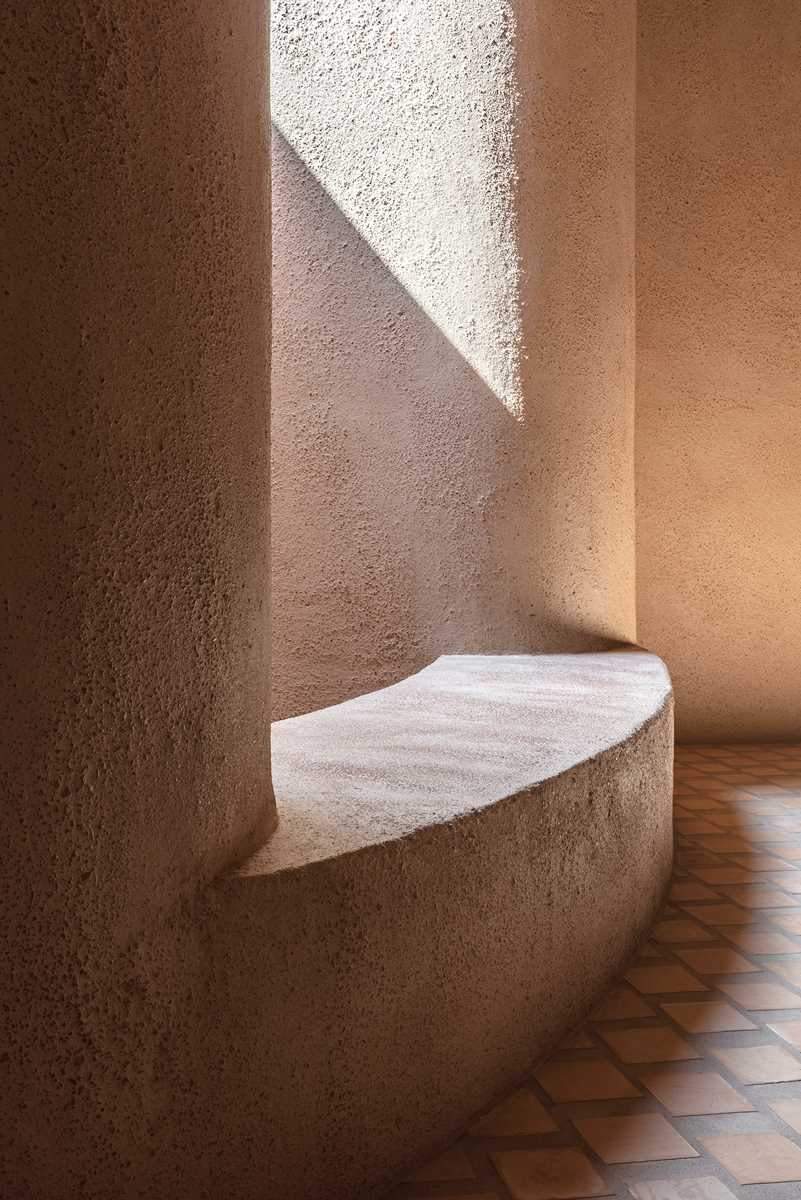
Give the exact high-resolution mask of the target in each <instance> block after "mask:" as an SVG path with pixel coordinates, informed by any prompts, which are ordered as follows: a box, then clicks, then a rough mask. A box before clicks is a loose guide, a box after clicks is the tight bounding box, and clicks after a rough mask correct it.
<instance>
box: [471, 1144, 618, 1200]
mask: <svg viewBox="0 0 801 1200" xmlns="http://www.w3.org/2000/svg"><path fill="white" fill-rule="evenodd" d="M492 1161H493V1162H494V1164H495V1167H496V1170H497V1171H498V1174H499V1175H500V1176H501V1178H502V1179H503V1181H504V1183H505V1184H506V1186H507V1187H508V1189H509V1191H510V1193H511V1195H512V1196H513V1197H514V1200H580V1198H582V1200H583V1198H584V1197H591V1196H609V1195H611V1194H613V1191H614V1189H612V1188H609V1187H608V1186H607V1185H606V1184H605V1183H604V1181H603V1179H602V1178H601V1176H600V1175H599V1174H598V1172H597V1171H596V1170H595V1168H594V1167H593V1165H592V1163H591V1162H590V1160H589V1159H588V1158H587V1156H586V1155H585V1154H582V1153H581V1151H580V1150H561V1149H560V1150H505V1151H502V1152H501V1153H500V1154H493V1155H492Z"/></svg>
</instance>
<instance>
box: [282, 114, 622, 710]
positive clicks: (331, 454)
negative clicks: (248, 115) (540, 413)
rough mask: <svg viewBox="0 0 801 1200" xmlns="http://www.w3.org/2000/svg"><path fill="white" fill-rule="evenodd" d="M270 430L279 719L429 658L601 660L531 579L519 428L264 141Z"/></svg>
mask: <svg viewBox="0 0 801 1200" xmlns="http://www.w3.org/2000/svg"><path fill="white" fill-rule="evenodd" d="M272 424H273V435H272V443H273V468H272V469H273V476H272V488H273V498H272V520H273V582H272V589H273V591H272V607H273V643H272V644H273V696H274V701H273V703H274V707H273V715H274V718H275V719H280V718H282V717H286V716H292V715H295V714H297V713H301V712H306V711H309V710H311V709H315V708H319V707H322V706H324V705H327V704H334V703H338V702H339V701H342V700H345V699H348V698H350V697H352V696H354V695H358V694H360V693H363V692H365V691H370V690H373V689H375V688H377V687H383V686H386V685H387V684H390V683H393V682H396V681H397V680H398V679H400V678H403V677H404V676H406V675H408V674H410V673H412V672H414V671H416V670H419V669H420V668H421V667H422V666H424V665H425V664H426V663H428V662H430V661H431V660H432V659H433V658H435V657H437V656H438V655H439V654H446V653H509V652H515V651H517V652H531V651H533V650H536V651H541V652H547V651H549V650H551V651H556V650H559V651H580V650H585V651H586V650H593V649H599V648H607V647H609V646H610V645H613V644H616V643H613V642H610V640H609V639H608V638H607V637H594V636H593V635H592V631H589V636H588V630H587V628H586V627H580V626H579V625H578V623H577V622H575V621H574V620H573V618H572V615H571V612H570V608H569V599H570V598H569V596H559V595H557V594H555V589H554V587H553V582H552V580H551V579H550V578H549V577H548V576H547V570H546V567H547V559H546V556H545V555H543V554H542V545H543V544H544V541H546V540H547V538H548V536H549V529H550V528H551V526H552V524H553V522H554V520H555V518H556V514H555V513H554V512H553V511H552V506H550V507H549V505H548V504H547V503H545V501H544V500H543V497H541V496H540V495H539V494H538V491H537V485H536V484H537V461H536V454H534V453H533V452H532V447H531V445H530V438H529V437H528V436H527V431H526V430H525V428H524V426H523V425H522V424H521V422H520V421H519V420H516V419H515V418H514V416H512V414H510V413H509V411H508V410H507V409H506V408H505V407H504V405H503V404H502V402H501V401H500V400H499V399H498V397H497V396H496V395H495V393H494V392H493V391H492V390H491V388H490V387H489V386H488V385H487V383H486V381H485V380H484V379H483V378H482V377H481V375H480V374H479V373H478V372H477V371H476V370H475V368H474V367H473V366H472V365H471V364H470V363H468V362H467V361H466V360H465V358H464V356H463V355H462V354H461V353H460V352H459V351H458V349H457V348H456V347H455V346H454V345H453V343H452V341H451V340H450V339H449V338H448V337H447V335H446V334H445V333H444V332H443V331H442V330H441V329H440V328H439V327H438V326H437V325H436V324H435V323H434V322H433V321H432V319H431V317H430V316H429V315H428V314H427V313H426V312H425V311H424V309H423V308H422V307H421V305H420V304H419V303H418V301H417V300H416V299H415V298H414V297H413V296H411V295H410V294H409V291H408V290H407V289H406V288H405V287H404V286H403V285H402V284H401V283H400V282H399V281H398V279H397V278H396V277H395V276H394V275H393V274H392V272H391V271H390V270H389V269H388V267H387V265H386V264H385V263H384V262H383V261H382V259H381V258H380V257H379V255H378V254H377V253H376V251H375V249H374V248H373V247H371V246H370V245H368V243H367V242H366V241H365V239H364V238H363V237H362V236H361V234H360V233H359V232H358V230H357V229H355V227H354V226H353V224H352V223H351V222H350V221H349V220H348V219H347V217H346V216H345V215H344V214H343V213H342V212H341V210H340V209H339V207H338V206H337V205H336V203H335V202H334V200H333V199H332V198H331V196H330V195H329V194H328V192H327V191H326V190H325V188H324V187H323V186H322V184H321V183H320V181H319V180H318V179H317V178H316V177H315V176H314V175H313V174H312V172H311V171H310V170H309V169H308V167H307V166H306V164H305V163H304V162H303V161H302V160H301V158H300V157H299V155H298V154H297V153H296V151H295V150H294V148H293V147H292V146H291V145H290V143H289V142H288V141H287V139H286V138H285V137H284V135H283V134H282V133H281V131H280V130H279V129H277V128H274V132H273V387H272ZM538 547H539V548H540V552H539V553H538V550H537V548H538Z"/></svg>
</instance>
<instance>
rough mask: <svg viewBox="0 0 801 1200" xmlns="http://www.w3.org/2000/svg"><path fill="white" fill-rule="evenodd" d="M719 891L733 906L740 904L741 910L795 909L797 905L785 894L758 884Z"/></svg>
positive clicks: (729, 887) (796, 902)
mask: <svg viewBox="0 0 801 1200" xmlns="http://www.w3.org/2000/svg"><path fill="white" fill-rule="evenodd" d="M721 891H723V892H725V893H726V895H727V896H728V897H729V898H730V899H731V900H733V901H734V902H735V904H742V906H743V908H795V907H796V905H797V904H798V901H797V900H794V899H793V897H792V896H788V895H787V893H786V892H781V891H779V889H778V888H774V887H769V886H763V885H762V884H759V883H750V884H744V885H740V886H737V885H735V886H733V887H732V886H729V885H727V886H726V887H723V888H721Z"/></svg>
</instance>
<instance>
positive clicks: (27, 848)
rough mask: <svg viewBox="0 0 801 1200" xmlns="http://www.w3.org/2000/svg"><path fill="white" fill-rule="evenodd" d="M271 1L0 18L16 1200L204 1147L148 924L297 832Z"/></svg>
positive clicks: (37, 4) (2, 1176)
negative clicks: (274, 382) (178, 1081)
mask: <svg viewBox="0 0 801 1200" xmlns="http://www.w3.org/2000/svg"><path fill="white" fill-rule="evenodd" d="M264 9H265V6H264V4H263V2H262V0H182V2H181V3H179V4H175V5H173V4H166V5H161V4H155V3H143V4H131V3H127V2H123V0H87V2H86V3H82V4H80V5H76V4H66V5H53V4H51V3H47V2H45V0H26V2H25V3H24V4H19V5H13V4H12V5H5V6H3V9H2V15H0V57H1V58H2V70H0V130H1V132H0V141H2V145H3V159H4V165H3V171H2V177H1V178H0V208H1V209H2V221H3V226H4V234H5V235H6V236H5V240H4V244H3V263H2V270H0V274H1V275H2V278H3V289H2V292H0V304H1V305H2V319H1V320H0V329H1V330H2V333H1V334H0V336H1V337H2V342H3V345H2V357H3V385H4V398H3V405H2V416H1V417H0V420H1V421H2V427H1V428H0V454H2V462H0V483H1V484H2V490H3V494H2V502H1V503H0V519H1V520H2V529H1V533H0V537H1V538H2V552H1V554H0V557H2V561H3V564H4V573H3V604H4V608H3V621H2V626H1V627H0V661H2V670H3V680H2V683H3V687H2V710H1V711H0V721H1V722H2V725H1V730H0V795H2V801H1V802H0V845H2V847H3V866H2V870H1V871H0V912H2V934H1V936H0V993H1V994H2V1000H1V1001H0V1047H2V1077H3V1083H2V1087H1V1088H0V1194H2V1195H3V1196H4V1197H12V1196H13V1197H14V1200H27V1198H28V1197H35V1200H42V1198H43V1197H55V1196H58V1197H69V1198H70V1200H78V1197H81V1198H83V1197H84V1196H88V1195H101V1194H102V1195H103V1196H105V1197H108V1196H111V1195H114V1196H118V1195H119V1196H122V1195H132V1194H133V1190H132V1187H131V1186H129V1183H130V1180H129V1183H125V1182H122V1183H121V1184H120V1188H119V1190H118V1189H117V1187H116V1186H115V1185H116V1181H117V1180H121V1181H125V1180H126V1179H129V1176H130V1170H131V1168H130V1164H131V1162H132V1161H133V1160H134V1159H137V1158H138V1159H140V1160H141V1159H142V1158H143V1156H145V1154H146V1152H145V1151H144V1146H145V1145H146V1144H147V1140H148V1137H149V1136H150V1132H149V1131H150V1127H151V1124H152V1123H154V1122H158V1121H159V1120H160V1119H162V1118H163V1119H164V1120H165V1128H167V1129H169V1130H170V1131H171V1133H172V1136H177V1134H176V1127H177V1125H178V1124H179V1123H180V1121H181V1120H182V1117H181V1116H180V1114H179V1112H178V1097H177V1093H175V1092H174V1091H172V1092H171V1090H170V1084H169V1082H168V1081H169V1078H170V1071H171V1067H170V1054H169V1050H168V1048H167V1046H168V1041H169V1028H170V1025H171V1023H172V1020H173V1016H172V1011H171V1006H172V1003H173V1000H172V999H171V998H169V988H167V989H166V995H165V996H162V997H161V1001H160V1003H161V1007H158V1006H155V1007H154V1006H151V1005H150V1004H149V1002H148V994H149V992H150V990H151V988H152V987H153V986H154V979H155V977H156V976H157V974H158V972H159V971H161V972H162V974H163V975H169V974H170V973H171V972H172V971H174V970H176V969H177V964H176V962H175V961H174V960H173V959H172V958H171V955H170V952H168V951H167V950H165V949H164V946H165V945H166V944H168V942H169V939H167V942H166V943H165V942H164V941H163V940H160V935H154V932H153V924H154V921H156V920H161V919H162V917H163V915H164V914H165V913H170V912H171V911H172V909H173V906H174V905H175V904H176V903H177V902H179V900H182V899H183V897H184V896H186V895H191V894H192V893H194V891H195V890H196V888H197V886H198V884H199V883H202V882H204V881H206V880H208V879H209V878H210V877H211V876H212V875H215V874H216V873H217V872H218V871H219V870H220V868H221V867H222V866H223V865H227V864H229V863H230V862H231V861H232V859H234V858H235V857H241V856H242V855H243V853H246V852H247V853H249V852H250V851H251V850H252V848H253V845H254V843H258V842H260V841H261V840H262V839H263V837H264V835H265V832H266V829H267V828H268V827H269V825H270V824H272V822H273V820H274V801H273V797H272V789H271V784H270V764H269V696H268V672H269V664H268V646H267V609H266V596H267V567H268V564H267V555H268V549H269V545H268V510H269V497H268V479H267V472H268V466H269V454H268V425H267V346H268V327H267V306H268V296H267V275H266V264H267V254H266V247H267V245H268V237H269V229H268V224H267V203H268V198H269V197H268V187H267V178H268V177H267V171H268V168H269V162H268V156H267V148H268V144H267V135H268V130H267V128H266V123H265V106H266V103H267V95H266V78H265V66H266V40H265V30H264V21H265V18H264ZM144 930H147V933H146V934H143V931H144ZM179 974H180V971H179ZM54 1152H55V1153H54ZM152 1170H153V1168H152V1167H151V1166H146V1167H143V1170H142V1190H141V1191H139V1190H137V1191H136V1193H135V1194H136V1195H142V1196H144V1195H148V1196H151V1195H155V1194H157V1190H156V1189H154V1190H152V1191H148V1190H147V1188H148V1182H149V1180H148V1175H149V1173H150V1172H151V1171H152ZM90 1178H91V1179H92V1180H93V1182H91V1183H90V1182H88V1180H89V1179H90ZM126 1189H127V1190H126ZM201 1194H202V1193H198V1196H200V1195H201Z"/></svg>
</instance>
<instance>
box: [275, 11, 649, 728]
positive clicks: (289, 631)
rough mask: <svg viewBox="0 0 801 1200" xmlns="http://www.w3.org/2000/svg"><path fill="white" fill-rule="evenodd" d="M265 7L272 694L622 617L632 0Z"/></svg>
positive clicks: (629, 571) (532, 643)
mask: <svg viewBox="0 0 801 1200" xmlns="http://www.w3.org/2000/svg"><path fill="white" fill-rule="evenodd" d="M274 20H275V29H274V38H273V115H274V120H275V125H276V136H275V137H274V141H273V156H274V157H273V166H274V187H273V204H274V243H273V252H274V272H273V278H274V359H273V428H274V437H273V469H274V475H273V555H274V566H275V583H274V591H273V613H274V616H273V631H274V674H273V697H274V705H275V708H274V712H275V714H276V715H277V716H286V715H294V714H296V713H298V712H303V711H308V710H310V709H313V708H317V707H320V706H322V705H325V704H329V703H332V702H335V701H337V700H341V699H344V698H346V697H348V696H352V695H354V694H357V693H359V692H364V691H368V690H372V689H374V688H376V687H379V686H381V685H383V684H386V683H390V682H393V681H394V680H396V679H398V678H401V677H403V676H405V675H407V674H409V673H410V672H412V671H415V670H417V669H419V668H420V667H421V666H423V665H424V664H425V663H426V662H430V661H431V660H432V659H433V658H436V657H437V655H439V654H440V653H443V652H460V653H462V652H463V653H484V652H507V651H512V650H518V651H527V650H532V649H536V650H541V651H544V650H576V649H592V648H597V647H600V646H604V645H607V644H609V642H610V641H616V640H630V639H632V638H633V637H634V632H635V630H634V597H633V578H634V564H633V539H634V525H633V483H632V462H633V444H632V430H633V408H632V403H633V254H634V247H633V178H634V153H633V100H634V69H633V68H634V6H633V0H614V2H613V3H610V4H606V5H604V6H603V13H602V14H600V13H599V12H598V11H596V10H595V9H592V10H591V7H590V6H584V5H582V6H570V7H567V6H564V5H557V4H555V3H552V2H550V0H548V2H546V0H538V3H537V4H534V5H530V4H525V5H523V4H511V3H504V4H502V5H496V6H492V7H491V10H488V9H487V6H486V5H483V4H480V3H478V0H447V2H446V3H442V4H438V5H435V6H431V5H429V4H425V3H422V0H406V2H405V3H402V4H388V3H379V4H375V5H372V6H370V8H369V10H368V9H365V6H364V5H362V4H360V3H358V2H357V0H347V2H346V3H341V4H338V5H324V6H320V5H318V4H312V3H311V0H301V2H299V3H292V4H291V5H289V4H280V5H278V6H276V8H275V9H274ZM310 496H314V497H315V503H314V504H311V503H310V502H309V497H310Z"/></svg>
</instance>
